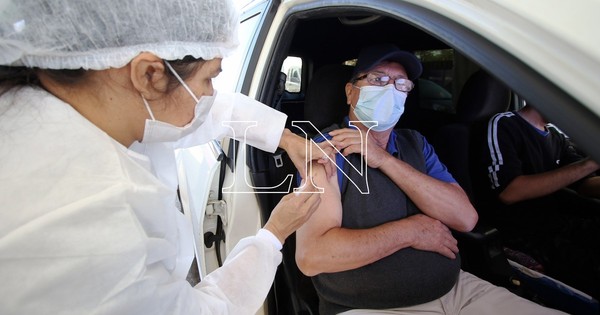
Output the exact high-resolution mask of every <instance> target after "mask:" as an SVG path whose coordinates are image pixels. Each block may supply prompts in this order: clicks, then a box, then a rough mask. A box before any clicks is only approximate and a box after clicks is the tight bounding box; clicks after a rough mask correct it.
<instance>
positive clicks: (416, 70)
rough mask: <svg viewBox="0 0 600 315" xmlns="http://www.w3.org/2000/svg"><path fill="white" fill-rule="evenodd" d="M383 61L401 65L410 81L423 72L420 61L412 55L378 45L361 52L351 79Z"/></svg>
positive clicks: (389, 46)
mask: <svg viewBox="0 0 600 315" xmlns="http://www.w3.org/2000/svg"><path fill="white" fill-rule="evenodd" d="M383 61H395V62H397V63H399V64H401V65H402V66H403V67H404V70H406V75H408V78H409V79H410V80H411V81H414V80H416V79H417V78H419V77H420V76H421V73H422V72H423V66H422V65H421V61H419V59H418V58H417V56H415V55H414V54H413V53H410V52H408V51H404V50H400V48H398V47H396V46H395V45H393V44H378V45H373V46H368V47H365V48H363V49H362V50H361V52H360V53H359V54H358V60H357V61H356V66H355V67H354V73H353V74H352V77H353V78H355V77H356V76H357V75H358V74H359V73H362V72H367V71H369V70H371V69H373V68H374V67H375V66H377V65H378V64H380V63H381V62H383Z"/></svg>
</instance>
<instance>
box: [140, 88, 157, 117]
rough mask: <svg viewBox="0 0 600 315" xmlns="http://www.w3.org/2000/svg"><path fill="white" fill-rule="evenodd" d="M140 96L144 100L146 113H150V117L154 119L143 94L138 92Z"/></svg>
mask: <svg viewBox="0 0 600 315" xmlns="http://www.w3.org/2000/svg"><path fill="white" fill-rule="evenodd" d="M140 96H141V97H142V101H144V105H146V109H147V110H148V114H150V118H152V120H156V119H154V115H153V114H152V110H151V109H150V105H149V104H148V101H146V99H145V98H144V95H142V94H140Z"/></svg>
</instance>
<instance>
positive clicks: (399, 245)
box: [296, 137, 477, 276]
mask: <svg viewBox="0 0 600 315" xmlns="http://www.w3.org/2000/svg"><path fill="white" fill-rule="evenodd" d="M334 139H335V137H334ZM338 140H339V138H338ZM354 140H357V139H354ZM353 143H354V142H353ZM351 146H352V144H349V143H345V144H341V145H340V147H344V148H345V149H344V150H345V152H344V153H345V154H350V153H352V152H351V149H350V148H351ZM376 149H377V148H369V150H376ZM357 152H359V151H357ZM377 154H387V155H388V156H389V154H388V153H387V152H386V151H385V150H382V151H378V152H377ZM374 156H375V154H374V152H372V151H369V159H375V157H374ZM389 157H390V158H389V159H388V158H387V157H385V155H381V156H380V158H381V159H376V160H371V161H367V163H369V166H371V167H377V168H379V169H380V170H381V171H382V172H384V173H385V174H386V175H388V176H389V177H390V178H391V179H392V180H393V181H394V182H395V183H396V185H398V187H400V188H401V189H402V190H403V191H404V192H405V193H406V194H407V196H408V197H409V198H410V199H411V200H413V202H414V203H415V204H416V205H417V207H419V209H421V211H422V212H423V213H424V214H418V215H413V216H410V217H407V218H404V219H401V220H397V221H391V222H387V223H385V224H382V225H379V226H376V227H373V228H369V229H347V228H343V227H342V226H341V222H342V204H341V195H340V189H339V187H338V181H337V175H334V176H331V177H329V178H327V176H326V174H325V170H324V169H323V166H322V165H318V164H313V169H312V176H313V177H314V179H315V182H318V183H319V184H320V185H322V188H323V189H324V192H323V195H322V196H321V203H320V205H319V207H318V209H317V210H316V211H315V213H314V214H313V215H312V216H311V218H310V219H309V220H308V221H307V223H305V224H304V225H303V226H302V227H301V228H300V229H299V230H298V231H297V235H296V241H297V246H296V261H297V263H298V267H299V268H300V270H301V271H302V272H303V273H304V274H306V275H309V276H313V275H316V274H319V273H323V272H339V271H344V270H350V269H355V268H359V267H362V266H364V265H367V264H370V263H372V262H374V261H377V260H379V259H381V258H383V257H386V256H388V255H390V254H392V253H394V252H396V251H398V250H400V249H403V248H407V247H413V248H415V249H419V250H427V251H433V252H437V253H439V254H441V255H444V256H446V257H449V258H452V259H454V258H456V253H458V247H457V242H456V240H455V239H454V237H453V236H452V234H451V232H450V229H449V227H451V228H454V229H457V230H459V231H468V230H470V229H472V228H473V226H474V225H475V223H476V222H477V213H476V212H475V209H473V206H472V205H471V204H470V202H469V201H468V198H467V197H466V194H465V193H464V191H463V190H462V189H461V188H460V187H459V186H458V185H456V184H449V183H444V182H442V181H439V180H437V179H434V178H431V177H429V176H427V175H425V174H422V173H420V172H418V171H417V170H415V169H414V168H412V167H411V166H410V165H408V164H406V163H404V162H402V161H400V160H397V159H396V158H393V157H392V156H389ZM377 161H379V162H381V163H378V162H377ZM365 198H368V195H367V196H365Z"/></svg>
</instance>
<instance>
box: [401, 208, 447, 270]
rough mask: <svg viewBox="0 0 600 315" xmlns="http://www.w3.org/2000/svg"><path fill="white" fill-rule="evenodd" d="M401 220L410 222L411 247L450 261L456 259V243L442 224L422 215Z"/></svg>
mask: <svg viewBox="0 0 600 315" xmlns="http://www.w3.org/2000/svg"><path fill="white" fill-rule="evenodd" d="M403 220H410V221H411V223H412V226H413V231H414V237H413V244H412V246H411V247H413V248H415V249H419V250H426V251H430V252H436V253H439V254H441V255H444V256H446V257H448V258H450V259H455V258H456V254H457V253H458V245H457V244H458V242H457V241H456V239H455V238H454V237H453V236H452V232H450V229H449V228H448V227H447V226H446V225H444V224H443V223H442V222H440V221H439V220H436V219H433V218H430V217H428V216H426V215H423V214H416V215H413V216H410V217H408V218H406V219H403Z"/></svg>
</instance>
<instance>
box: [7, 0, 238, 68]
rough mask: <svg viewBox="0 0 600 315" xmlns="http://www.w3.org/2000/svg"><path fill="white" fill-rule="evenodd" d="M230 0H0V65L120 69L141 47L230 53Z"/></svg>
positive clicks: (177, 55)
mask: <svg viewBox="0 0 600 315" xmlns="http://www.w3.org/2000/svg"><path fill="white" fill-rule="evenodd" d="M238 23H239V21H238V16H237V11H236V9H235V6H234V4H233V3H232V2H231V1H230V0H128V1H122V0H102V1H99V0H0V65H4V66H25V67H39V68H42V69H80V68H83V69H86V70H103V69H108V68H120V67H123V66H125V65H126V64H127V63H129V61H131V59H133V58H134V57H135V56H137V55H138V54H139V53H141V52H150V53H153V54H155V55H156V56H158V57H160V58H162V59H165V60H177V59H183V57H185V56H192V57H195V58H202V59H205V60H209V59H214V58H223V57H226V56H228V55H229V54H230V53H231V52H232V51H233V50H234V49H235V48H236V47H237V44H238V38H237V27H238Z"/></svg>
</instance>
